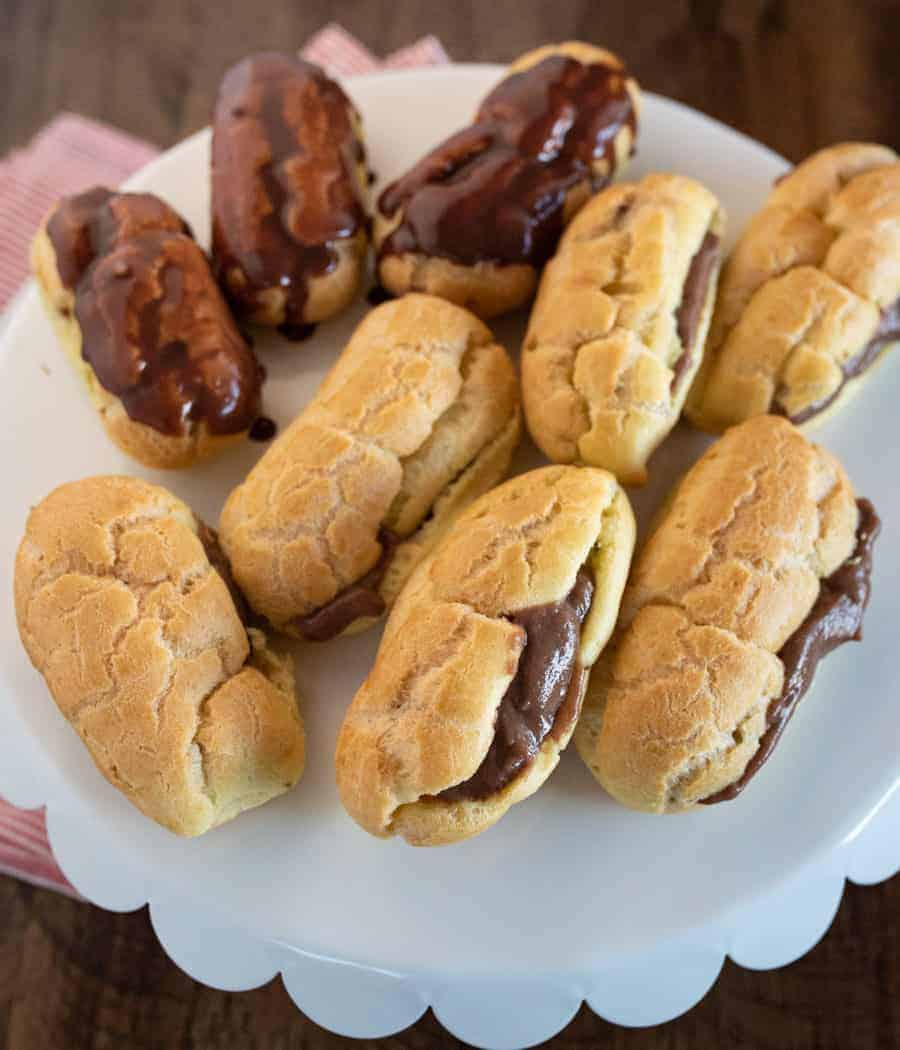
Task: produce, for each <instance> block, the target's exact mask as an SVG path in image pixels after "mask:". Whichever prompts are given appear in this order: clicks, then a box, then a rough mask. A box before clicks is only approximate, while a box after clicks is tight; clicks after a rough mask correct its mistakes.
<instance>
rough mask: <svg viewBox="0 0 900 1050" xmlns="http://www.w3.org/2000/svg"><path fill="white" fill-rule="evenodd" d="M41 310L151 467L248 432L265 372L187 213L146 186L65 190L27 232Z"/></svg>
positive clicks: (123, 437) (96, 397)
mask: <svg viewBox="0 0 900 1050" xmlns="http://www.w3.org/2000/svg"><path fill="white" fill-rule="evenodd" d="M31 264H32V269H33V271H34V275H35V277H36V278H37V283H38V288H39V289H40V292H41V295H42V298H43V301H44V305H45V307H46V309H47V312H48V314H49V315H50V318H51V320H52V321H53V324H54V327H55V329H56V333H57V336H58V337H59V340H60V342H61V344H62V347H63V349H64V350H65V352H66V355H67V356H68V357H69V359H70V361H71V362H72V364H73V366H74V368H75V370H76V371H77V372H78V374H79V375H80V376H81V378H82V379H83V380H84V382H85V384H86V385H87V388H88V393H89V395H90V398H91V401H92V402H93V404H94V407H95V408H96V409H97V411H98V412H99V413H100V419H101V421H102V422H103V426H104V427H105V428H106V432H107V433H108V434H109V436H110V438H112V440H113V441H114V442H115V443H116V445H118V446H119V448H120V449H122V451H123V452H126V453H128V455H130V456H133V457H134V458H135V459H137V460H139V461H140V462H141V463H143V464H144V465H145V466H148V467H155V468H158V469H165V468H175V467H189V466H192V465H193V464H194V463H197V462H199V461H200V460H203V459H206V458H208V457H209V456H212V455H215V454H216V453H218V452H219V451H221V450H222V449H223V448H225V447H227V446H228V445H229V444H232V443H233V442H234V441H236V440H239V439H240V438H243V437H245V436H246V434H247V432H248V430H249V429H250V427H251V426H252V424H253V423H254V422H255V420H256V419H257V417H258V415H259V407H260V386H261V383H262V372H261V369H260V367H259V365H258V364H257V361H256V358H255V356H254V354H253V351H252V350H251V349H250V347H249V346H248V345H247V342H246V340H245V339H244V337H243V336H242V335H241V333H240V332H239V331H238V329H237V327H236V326H235V323H234V320H233V319H232V317H231V314H230V313H229V311H228V306H227V304H226V303H225V300H224V299H223V298H222V294H221V292H220V291H219V289H218V286H217V285H216V282H215V280H214V279H213V275H212V272H211V271H210V268H209V262H208V260H207V258H206V256H205V255H204V253H203V252H202V251H201V249H200V248H199V247H198V245H197V244H196V243H195V241H194V240H193V238H192V237H191V233H190V229H189V228H188V226H187V225H186V224H185V222H184V220H183V219H182V218H181V217H180V216H179V215H178V214H177V213H176V212H174V211H173V210H172V209H171V208H170V207H169V206H168V205H167V204H166V203H165V202H164V201H161V200H160V199H159V198H158V197H154V196H152V195H151V194H149V193H114V192H113V191H112V190H106V189H102V188H100V187H95V188H94V189H91V190H87V191H85V192H84V193H79V194H76V195H75V196H72V197H65V198H64V199H63V200H61V201H60V203H59V204H57V205H56V207H55V208H54V209H53V210H52V211H51V212H50V214H49V215H48V216H47V218H46V220H45V221H44V223H43V225H42V226H41V228H40V230H39V231H38V233H37V235H36V236H35V238H34V242H33V244H32V249H31Z"/></svg>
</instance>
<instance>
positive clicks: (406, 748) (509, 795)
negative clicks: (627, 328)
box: [336, 467, 634, 846]
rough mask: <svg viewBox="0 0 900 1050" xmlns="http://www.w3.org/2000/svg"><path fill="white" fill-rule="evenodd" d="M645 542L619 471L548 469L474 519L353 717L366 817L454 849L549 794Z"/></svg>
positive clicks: (373, 825)
mask: <svg viewBox="0 0 900 1050" xmlns="http://www.w3.org/2000/svg"><path fill="white" fill-rule="evenodd" d="M633 547H634V517H633V515H632V512H631V507H630V506H629V503H628V499H627V498H626V496H625V494H624V492H623V491H622V489H620V488H619V486H618V485H617V484H616V481H615V478H613V477H612V475H611V474H608V473H606V472H605V471H600V470H592V469H590V468H585V469H579V468H576V467H545V468H543V469H542V470H535V471H532V472H531V473H529V474H522V475H520V476H519V477H517V478H513V479H512V480H511V481H508V482H506V483H505V484H504V485H501V486H500V487H499V488H496V489H494V490H493V491H492V492H489V493H487V494H486V495H484V496H482V497H481V499H479V500H478V501H477V502H476V503H474V504H473V505H472V506H471V507H470V508H469V509H468V510H467V511H466V512H465V513H463V514H462V515H461V516H460V517H459V518H458V519H457V521H456V523H455V524H454V526H453V528H452V530H451V531H450V532H449V533H448V535H447V536H446V537H445V539H444V540H443V541H442V542H441V544H440V545H439V546H438V547H437V548H436V549H435V551H434V552H433V553H432V555H431V556H430V557H429V558H427V559H426V560H425V561H424V562H423V563H422V564H421V565H420V566H419V568H418V569H417V570H416V572H415V573H414V574H413V576H412V577H411V578H410V580H409V583H408V584H407V585H406V587H405V588H404V590H403V592H402V593H401V595H400V597H399V598H398V599H397V603H396V605H395V606H394V610H393V612H392V613H391V616H390V618H389V620H388V623H387V626H386V628H385V632H384V638H383V639H382V642H381V647H380V648H379V650H378V656H377V658H376V661H375V666H374V668H373V669H372V671H371V673H370V674H369V677H368V678H367V679H366V681H365V682H364V683H363V685H362V688H361V689H360V690H359V692H358V693H357V694H356V697H355V698H354V700H353V703H352V704H351V706H350V709H349V711H348V712H347V716H346V718H345V720H344V724H343V726H342V727H341V732H340V736H339V737H338V744H337V756H336V764H337V782H338V789H339V791H340V795H341V800H342V802H343V803H344V806H345V807H346V809H347V811H348V812H349V813H350V815H351V816H352V817H353V819H354V820H355V821H357V823H359V824H360V825H361V826H362V827H363V828H365V830H366V831H368V832H370V833H371V834H373V835H377V836H379V837H387V836H389V835H402V836H403V837H404V838H405V839H407V841H409V842H411V843H412V844H414V845H419V846H427V845H440V844H443V843H449V842H456V841H458V840H460V839H464V838H468V837H469V836H471V835H477V834H478V833H479V832H481V831H484V830H485V829H486V828H488V827H490V826H491V825H492V824H494V823H495V822H496V821H497V820H499V819H500V817H502V816H503V814H504V813H505V812H506V811H507V810H508V809H509V807H510V806H511V805H513V804H514V803H516V802H520V801H522V799H525V798H527V797H528V796H529V795H531V794H533V793H534V792H535V791H537V789H538V788H539V787H540V786H541V784H543V782H544V781H545V780H546V779H547V777H548V776H549V775H550V773H551V772H552V771H553V769H554V768H555V766H556V763H557V762H558V761H559V755H560V752H561V751H562V750H563V748H564V747H565V746H566V744H567V743H568V741H569V738H570V736H571V735H572V729H573V727H574V725H575V722H576V720H577V718H578V712H579V709H580V706H581V700H582V696H583V693H584V686H585V682H586V678H587V670H588V668H590V667H591V665H592V664H593V663H594V661H595V660H596V659H597V656H598V655H599V653H600V651H601V650H602V648H603V646H604V645H605V644H606V641H607V639H608V638H609V636H610V634H611V632H612V629H613V625H614V624H615V620H616V614H617V612H618V608H619V599H620V598H621V595H622V590H623V588H624V585H625V578H626V576H627V575H628V566H629V562H630V560H631V552H632V549H633Z"/></svg>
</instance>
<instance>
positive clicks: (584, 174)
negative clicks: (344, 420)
mask: <svg viewBox="0 0 900 1050" xmlns="http://www.w3.org/2000/svg"><path fill="white" fill-rule="evenodd" d="M639 108H640V92H639V90H638V86H637V83H636V82H635V81H634V80H633V79H632V78H631V77H629V75H628V73H627V72H626V70H625V67H624V66H623V65H622V63H621V61H620V60H619V59H618V58H617V57H616V56H615V55H613V54H611V53H610V52H609V51H605V50H603V49H602V48H597V47H593V46H592V45H590V44H583V43H579V42H570V43H565V44H552V45H548V46H547V47H541V48H538V49H537V50H535V51H529V52H528V53H527V54H525V55H522V57H521V58H519V59H518V60H517V61H516V62H514V63H513V64H512V65H511V66H510V67H509V70H508V72H507V74H506V76H505V77H504V79H503V80H501V81H500V83H499V84H498V85H497V86H496V87H495V88H494V89H493V90H492V91H491V92H490V94H489V95H488V96H487V97H486V98H485V99H484V101H483V102H482V104H481V106H480V108H479V110H478V112H477V113H476V115H475V119H474V121H473V123H472V124H470V125H469V126H468V127H467V128H464V129H463V130H462V131H459V132H457V133H456V134H455V135H452V136H451V137H450V138H448V139H447V140H445V141H444V142H442V143H441V144H440V145H439V146H437V147H435V149H433V150H432V151H431V152H430V153H428V154H427V155H426V156H425V157H423V158H422V160H420V161H419V162H418V164H416V165H415V167H413V168H412V169H411V170H410V171H408V172H407V173H406V174H405V175H403V176H402V177H401V178H400V179H398V180H397V181H396V182H394V183H392V184H391V185H390V186H388V187H387V189H385V190H384V192H383V193H382V194H381V196H380V198H379V200H378V206H377V209H376V213H375V246H376V249H377V252H378V277H379V280H380V281H381V284H382V285H383V286H384V288H386V289H387V290H388V291H389V292H391V293H393V294H394V295H402V294H403V293H404V292H408V291H419V292H429V293H431V294H432V295H439V296H441V297H442V298H444V299H449V300H451V301H452V302H455V303H459V304H460V305H462V306H466V307H468V308H469V309H470V310H472V311H473V312H474V313H476V314H478V315H479V316H480V317H485V318H488V317H493V316H496V315H497V314H501V313H505V312H506V311H508V310H513V309H515V308H516V307H517V306H521V305H522V304H523V303H525V302H527V300H528V299H530V298H531V296H532V295H533V294H534V289H535V286H536V284H537V278H538V273H539V271H540V269H541V267H542V266H543V265H544V263H546V261H547V260H548V259H549V258H550V256H551V255H552V254H553V252H554V250H555V249H556V244H557V241H558V240H559V236H560V234H561V233H562V230H563V227H564V226H565V225H566V223H567V222H568V221H569V220H570V219H571V218H572V216H573V215H575V213H576V212H577V211H578V209H579V208H580V207H581V206H582V205H583V204H584V203H585V201H586V200H587V198H588V197H589V196H590V194H591V192H593V191H595V190H597V189H600V188H601V187H603V186H605V185H606V184H607V182H609V180H610V179H611V178H612V177H613V175H614V174H615V173H616V172H617V171H618V170H620V169H621V168H622V167H623V165H624V164H625V162H626V160H627V159H628V157H629V156H630V155H631V153H632V151H633V149H634V140H635V135H636V132H637V119H638V111H639Z"/></svg>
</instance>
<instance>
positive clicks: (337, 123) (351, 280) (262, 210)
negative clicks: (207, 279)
mask: <svg viewBox="0 0 900 1050" xmlns="http://www.w3.org/2000/svg"><path fill="white" fill-rule="evenodd" d="M367 180H368V169H367V167H366V159H365V152H364V150H363V145H362V125H361V122H360V118H359V114H358V113H357V112H356V110H355V108H354V107H353V103H352V102H351V101H350V99H349V98H348V97H347V96H346V94H345V93H344V92H343V90H342V89H341V87H340V86H339V85H338V84H337V83H336V82H335V81H334V80H332V79H331V78H330V77H328V76H327V75H326V74H325V73H324V72H323V70H321V69H320V68H319V67H318V66H316V65H313V64H312V63H311V62H306V61H304V60H303V59H302V58H299V57H298V56H297V55H289V54H280V53H278V52H263V53H261V54H256V55H250V56H249V57H248V58H245V59H243V61H241V62H239V63H238V64H237V65H235V66H232V68H231V69H229V70H228V72H227V73H226V74H225V77H224V79H223V80H222V84H221V86H220V88H219V95H218V98H217V100H216V105H215V111H214V114H213V143H212V255H213V264H214V267H215V271H216V275H217V277H218V279H219V281H220V283H221V284H222V287H223V288H224V290H225V293H226V295H227V296H228V300H229V302H230V303H231V306H232V308H233V309H234V311H235V313H236V314H237V315H238V316H239V317H241V318H243V319H246V320H247V321H252V322H254V323H256V324H260V325H268V326H270V327H275V326H277V327H279V328H280V329H281V331H282V332H283V334H285V335H287V336H288V337H289V338H303V337H304V336H305V335H307V334H309V326H310V325H312V324H315V323H316V322H318V321H324V320H326V319H327V318H329V317H332V316H334V315H335V314H336V313H339V312H340V311H341V310H343V309H344V307H345V306H347V305H348V303H350V302H351V300H352V299H353V298H354V297H355V295H356V293H357V291H358V289H359V284H360V280H361V279H362V275H363V271H364V268H365V260H366V253H367V250H368V245H369V218H368V212H367V207H368V195H369V194H368V181H367Z"/></svg>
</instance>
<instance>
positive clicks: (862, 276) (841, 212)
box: [686, 142, 900, 431]
mask: <svg viewBox="0 0 900 1050" xmlns="http://www.w3.org/2000/svg"><path fill="white" fill-rule="evenodd" d="M898 339H900V159H898V156H897V154H896V153H895V152H894V151H893V150H891V149H888V148H887V147H886V146H878V145H874V144H868V143H854V142H848V143H843V144H840V145H837V146H831V147H829V148H828V149H824V150H821V151H820V152H818V153H815V154H813V155H812V156H811V157H809V158H808V159H807V160H805V161H804V162H803V163H802V164H800V165H798V167H796V168H795V169H793V171H791V172H789V173H788V174H787V175H786V176H785V177H784V178H782V179H781V180H780V181H779V182H778V184H777V185H776V186H775V188H774V189H773V190H772V192H771V194H770V195H769V198H768V200H767V201H766V203H765V206H764V207H763V209H762V211H760V212H759V213H758V214H757V215H756V216H755V217H754V218H753V219H752V221H751V222H750V224H749V225H748V226H747V229H746V230H745V231H744V233H743V234H742V235H741V237H740V239H739V240H738V242H737V244H736V245H735V247H734V250H733V251H732V253H731V256H730V257H729V259H728V261H727V262H726V264H725V266H724V267H723V270H722V279H721V282H720V288H719V297H718V301H717V303H716V309H715V312H714V315H713V320H712V325H711V327H710V335H709V340H708V344H707V352H706V355H705V357H704V361H703V366H702V367H701V369H700V371H699V373H698V375H697V377H696V379H695V381H694V385H693V387H692V389H691V392H690V394H689V396H688V401H687V405H686V413H687V415H688V418H689V419H690V420H691V422H692V423H694V424H695V425H696V426H698V427H701V428H702V429H704V430H711V431H719V430H723V429H724V428H725V427H728V426H731V425H732V424H734V423H738V422H740V421H741V420H743V419H748V418H750V417H751V416H755V415H760V414H764V413H767V412H772V413H779V414H783V415H786V416H787V417H788V418H789V419H791V420H792V421H793V422H795V423H803V422H806V421H807V420H808V419H810V418H812V417H813V416H815V415H816V414H818V413H819V412H822V411H824V410H825V409H826V408H828V407H829V406H830V405H831V404H832V403H833V402H835V401H836V400H837V399H838V398H839V397H840V395H841V394H842V393H843V392H844V390H845V389H846V387H847V384H848V382H850V381H852V380H853V379H854V378H855V377H856V376H858V375H860V374H862V373H863V372H865V371H866V370H867V369H868V368H869V367H870V366H871V365H872V363H873V362H874V361H875V359H876V358H877V357H878V356H879V354H880V353H881V352H882V351H883V350H884V349H885V348H886V347H887V346H890V345H892V344H893V343H895V342H896V341H897V340H898ZM851 385H852V384H851Z"/></svg>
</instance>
